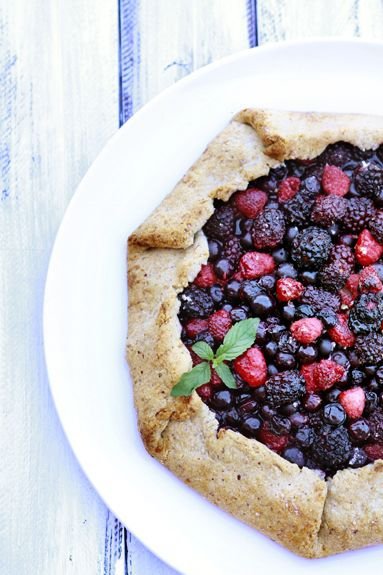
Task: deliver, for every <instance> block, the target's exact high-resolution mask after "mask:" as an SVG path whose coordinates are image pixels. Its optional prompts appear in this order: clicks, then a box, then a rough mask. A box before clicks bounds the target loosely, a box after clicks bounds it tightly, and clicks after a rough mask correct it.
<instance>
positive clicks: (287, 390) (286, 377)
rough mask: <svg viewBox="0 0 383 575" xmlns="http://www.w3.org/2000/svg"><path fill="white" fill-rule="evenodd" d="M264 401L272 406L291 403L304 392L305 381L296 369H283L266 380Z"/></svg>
mask: <svg viewBox="0 0 383 575" xmlns="http://www.w3.org/2000/svg"><path fill="white" fill-rule="evenodd" d="M265 387H266V401H267V402H268V403H269V404H270V405H271V406H272V407H276V408H278V407H281V406H282V405H285V404H286V403H292V402H293V401H296V400H297V399H300V398H301V397H302V396H303V395H304V394H305V389H306V388H305V382H304V379H303V377H302V376H301V375H300V374H299V372H298V371H294V370H290V371H284V372H282V373H279V374H277V375H273V376H272V377H270V378H269V380H268V381H267V382H266V385H265Z"/></svg>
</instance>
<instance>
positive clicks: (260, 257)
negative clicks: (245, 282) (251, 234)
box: [239, 252, 275, 279]
mask: <svg viewBox="0 0 383 575" xmlns="http://www.w3.org/2000/svg"><path fill="white" fill-rule="evenodd" d="M274 269H275V262H274V259H273V257H272V256H270V255H269V254H263V253H260V252H247V253H246V254H244V255H243V256H242V257H241V259H240V262H239V271H240V273H241V274H242V276H243V277H244V278H245V279H255V278H259V277H261V276H264V275H266V274H270V273H272V272H273V271H274Z"/></svg>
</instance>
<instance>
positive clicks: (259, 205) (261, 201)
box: [234, 188, 267, 218]
mask: <svg viewBox="0 0 383 575" xmlns="http://www.w3.org/2000/svg"><path fill="white" fill-rule="evenodd" d="M266 202H267V194H266V193H265V192H263V191H262V190H257V189H256V188H250V189H248V190H245V191H243V192H237V193H236V194H235V196H234V204H235V206H236V208H237V209H238V210H239V211H240V212H241V213H242V214H243V215H245V216H246V217H247V218H255V217H257V215H258V214H260V213H261V211H262V210H263V208H264V207H265V205H266Z"/></svg>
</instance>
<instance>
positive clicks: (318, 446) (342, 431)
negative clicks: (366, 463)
mask: <svg viewBox="0 0 383 575" xmlns="http://www.w3.org/2000/svg"><path fill="white" fill-rule="evenodd" d="M311 455H312V457H313V459H314V460H315V461H316V462H317V463H318V465H320V467H321V468H322V469H328V470H337V469H342V468H344V467H346V466H347V463H348V461H349V460H350V457H351V455H352V446H351V442H350V439H349V436H348V433H347V429H346V428H345V427H337V428H335V429H333V428H331V427H330V426H323V427H322V428H321V429H320V430H319V431H318V432H317V433H316V436H315V438H314V441H313V444H312V446H311Z"/></svg>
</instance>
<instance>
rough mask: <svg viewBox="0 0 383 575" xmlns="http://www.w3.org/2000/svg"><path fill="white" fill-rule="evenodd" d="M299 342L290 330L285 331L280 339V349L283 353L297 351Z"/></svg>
mask: <svg viewBox="0 0 383 575" xmlns="http://www.w3.org/2000/svg"><path fill="white" fill-rule="evenodd" d="M298 346H299V343H298V342H297V340H296V339H295V337H293V336H292V335H291V334H290V333H289V332H287V331H286V332H283V333H282V335H281V337H280V338H279V341H278V349H279V351H281V352H282V353H291V354H294V353H296V351H297V349H298Z"/></svg>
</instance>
